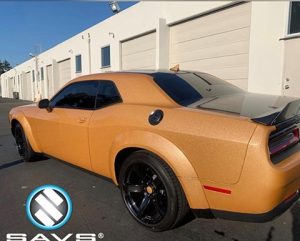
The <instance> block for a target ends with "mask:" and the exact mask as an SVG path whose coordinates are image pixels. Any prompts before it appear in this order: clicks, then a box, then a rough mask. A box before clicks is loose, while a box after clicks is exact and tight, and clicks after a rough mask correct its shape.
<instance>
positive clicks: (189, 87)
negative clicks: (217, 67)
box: [151, 72, 243, 106]
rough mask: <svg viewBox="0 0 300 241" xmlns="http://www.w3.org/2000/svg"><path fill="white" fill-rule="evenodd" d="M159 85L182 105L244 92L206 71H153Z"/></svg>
mask: <svg viewBox="0 0 300 241" xmlns="http://www.w3.org/2000/svg"><path fill="white" fill-rule="evenodd" d="M151 75H152V76H153V79H154V81H155V83H156V84H157V85H159V87H160V88H161V89H163V91H164V92H165V93H166V94H167V95H169V96H170V97H171V98H172V99H173V100H174V101H175V102H177V103H178V104H180V105H183V106H188V105H191V104H193V103H195V102H197V101H199V100H201V99H202V98H211V97H218V96H221V95H228V94H235V93H240V92H243V90H241V89H240V88H238V87H236V86H234V85H232V84H230V83H228V82H226V81H224V80H221V79H219V78H217V77H215V76H213V75H210V74H206V73H197V72H196V73H191V72H179V73H161V72H160V73H153V74H151Z"/></svg>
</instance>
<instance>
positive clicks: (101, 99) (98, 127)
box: [89, 80, 122, 177]
mask: <svg viewBox="0 0 300 241" xmlns="http://www.w3.org/2000/svg"><path fill="white" fill-rule="evenodd" d="M99 82H100V84H99V91H98V94H97V99H96V110H95V112H94V114H93V116H92V117H91V120H90V127H89V142H90V154H91V164H92V170H93V171H94V172H96V173H98V174H101V175H103V176H106V177H110V171H109V170H110V169H109V167H110V166H109V158H110V156H109V155H110V150H111V147H112V144H113V141H114V139H115V136H116V135H117V134H118V133H119V132H120V120H119V118H118V117H119V111H122V110H121V109H120V108H121V107H122V99H121V96H120V94H119V91H118V89H117V87H116V85H115V84H114V82H113V81H109V80H101V81H99Z"/></svg>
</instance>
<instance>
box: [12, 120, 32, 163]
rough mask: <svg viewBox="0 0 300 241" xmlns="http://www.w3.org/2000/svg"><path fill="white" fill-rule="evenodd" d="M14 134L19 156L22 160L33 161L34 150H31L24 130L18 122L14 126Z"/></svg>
mask: <svg viewBox="0 0 300 241" xmlns="http://www.w3.org/2000/svg"><path fill="white" fill-rule="evenodd" d="M14 136H15V140H16V144H17V149H18V152H19V154H20V156H21V157H22V158H23V159H24V161H27V162H28V161H33V159H34V156H35V152H34V151H33V150H32V148H31V146H30V144H29V142H28V140H27V138H26V135H25V133H24V130H23V128H22V126H21V125H20V124H19V123H18V124H16V126H15V129H14Z"/></svg>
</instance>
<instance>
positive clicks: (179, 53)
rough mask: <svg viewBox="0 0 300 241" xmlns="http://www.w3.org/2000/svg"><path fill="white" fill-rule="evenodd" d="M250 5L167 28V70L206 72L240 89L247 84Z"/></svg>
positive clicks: (232, 8) (240, 5) (227, 9)
mask: <svg viewBox="0 0 300 241" xmlns="http://www.w3.org/2000/svg"><path fill="white" fill-rule="evenodd" d="M250 18H251V3H243V4H239V5H235V6H232V7H229V8H226V9H223V10H220V11H217V12H214V13H211V14H208V15H205V16H202V17H199V18H196V19H193V20H189V21H186V22H183V23H180V24H177V25H174V26H171V28H170V66H174V65H176V64H179V65H180V69H182V70H183V69H185V70H197V71H203V72H208V73H211V74H213V75H216V76H217V77H220V78H222V79H225V80H227V81H229V82H232V83H233V84H236V85H238V86H240V87H242V88H244V89H246V88H247V82H248V58H249V40H250V20H251V19H250Z"/></svg>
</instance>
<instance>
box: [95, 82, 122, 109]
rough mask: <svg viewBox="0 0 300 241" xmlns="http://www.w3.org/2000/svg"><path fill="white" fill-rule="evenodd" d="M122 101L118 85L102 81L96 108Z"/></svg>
mask: <svg viewBox="0 0 300 241" xmlns="http://www.w3.org/2000/svg"><path fill="white" fill-rule="evenodd" d="M121 101H122V99H121V97H120V94H119V92H118V89H117V87H116V85H115V84H114V83H113V82H112V81H109V80H101V81H100V85H99V91H98V94H97V99H96V108H101V107H104V106H108V105H111V104H115V103H119V102H121Z"/></svg>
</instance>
